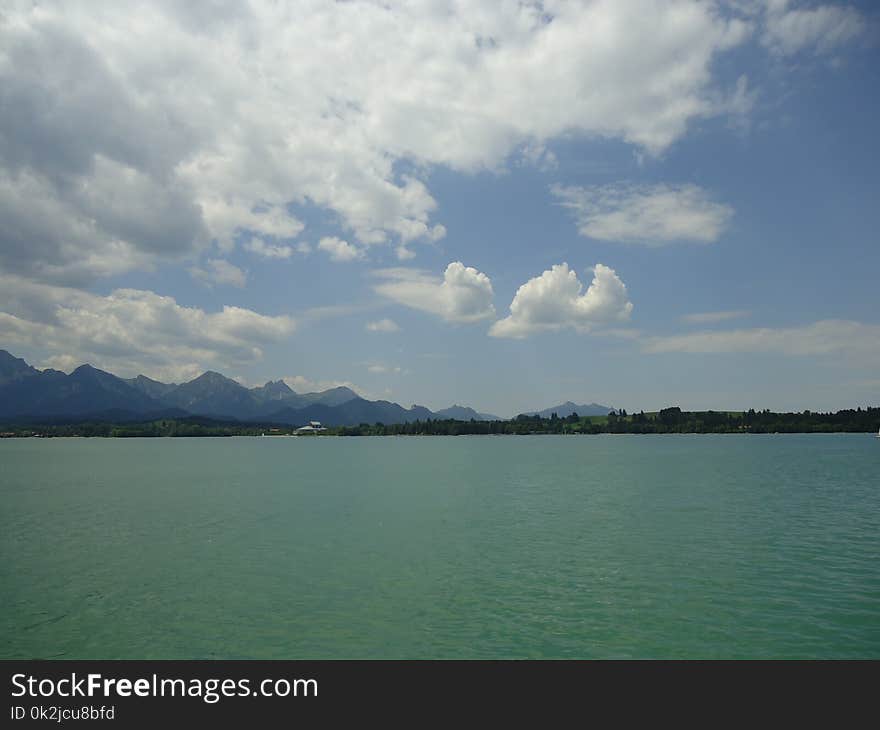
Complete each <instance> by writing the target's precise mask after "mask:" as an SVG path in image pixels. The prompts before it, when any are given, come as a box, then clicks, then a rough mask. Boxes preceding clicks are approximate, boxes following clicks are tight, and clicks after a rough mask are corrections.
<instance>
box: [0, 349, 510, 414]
mask: <svg viewBox="0 0 880 730" xmlns="http://www.w3.org/2000/svg"><path fill="white" fill-rule="evenodd" d="M186 416H206V417H209V418H214V419H218V420H236V421H259V422H265V423H279V424H291V425H302V424H304V423H308V422H309V421H321V422H322V423H323V424H324V425H326V426H352V425H357V424H360V423H377V422H381V423H387V424H391V423H407V422H410V421H415V420H426V419H428V418H432V419H438V418H439V419H456V420H470V419H474V420H501V419H499V418H498V416H493V415H491V414H488V413H478V412H477V411H475V410H474V409H473V408H468V407H466V406H460V405H454V406H451V407H449V408H445V409H443V410H440V411H436V412H434V411H431V410H429V409H428V408H425V407H424V406H418V405H414V406H412V407H411V408H404V407H403V406H401V405H398V404H397V403H392V402H390V401H384V400H377V401H370V400H366V399H364V398H362V397H361V396H359V395H358V394H357V393H355V392H354V391H353V390H352V389H351V388H346V387H336V388H330V389H329V390H324V391H320V392H315V393H297V392H295V391H294V390H293V389H292V388H290V387H289V386H288V385H287V383H285V382H284V381H283V380H275V381H269V382H267V383H266V384H265V385H261V386H259V387H255V388H246V387H245V386H243V385H241V384H240V383H238V382H236V381H235V380H232V379H230V378H227V377H225V376H224V375H221V374H220V373H216V372H212V371H208V372H206V373H203V374H202V375H200V376H198V377H197V378H195V379H193V380H190V381H189V382H186V383H180V384H178V383H161V382H159V381H157V380H153V379H151V378H148V377H146V376H145V375H138V376H137V377H136V378H128V379H126V378H119V377H117V376H115V375H113V374H111V373H108V372H105V371H103V370H99V369H97V368H95V367H92V366H91V365H80V366H79V367H78V368H76V370H74V371H73V372H72V373H70V374H69V375H68V374H66V373H63V372H61V371H59V370H52V369H51V368H50V369H46V370H38V369H37V368H34V367H32V366H31V365H29V364H28V363H27V362H25V361H24V360H22V359H21V358H17V357H15V356H13V355H11V354H10V353H8V352H6V351H5V350H0V419H3V420H5V421H12V420H16V421H32V422H37V421H49V420H66V421H70V420H75V419H85V418H90V419H96V420H114V421H143V420H152V419H158V418H182V417H186Z"/></svg>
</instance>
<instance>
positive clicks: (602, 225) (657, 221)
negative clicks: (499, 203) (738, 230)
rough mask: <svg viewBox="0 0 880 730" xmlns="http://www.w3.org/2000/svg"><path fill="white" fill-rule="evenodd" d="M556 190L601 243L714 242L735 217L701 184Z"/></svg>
mask: <svg viewBox="0 0 880 730" xmlns="http://www.w3.org/2000/svg"><path fill="white" fill-rule="evenodd" d="M551 192H552V193H553V195H554V196H556V198H558V199H559V200H560V201H561V202H560V204H561V205H563V206H564V207H566V208H568V209H569V210H570V211H572V214H573V215H574V217H575V220H576V221H577V223H578V231H579V232H580V233H581V235H583V236H588V237H590V238H595V239H598V240H600V241H619V242H623V243H638V244H644V245H647V246H664V245H667V244H670V243H675V242H678V241H691V242H696V243H711V242H713V241H717V240H718V238H719V236H720V235H721V234H722V233H723V232H724V229H725V228H726V227H727V224H728V222H729V220H730V218H731V216H732V215H733V209H732V208H730V207H729V206H727V205H724V204H722V203H717V202H714V201H713V200H712V199H711V198H710V197H709V195H708V194H707V193H706V191H704V190H703V189H701V188H699V187H697V186H696V185H662V184H661V185H605V186H595V187H587V188H580V187H563V186H561V185H554V186H553V187H552V188H551Z"/></svg>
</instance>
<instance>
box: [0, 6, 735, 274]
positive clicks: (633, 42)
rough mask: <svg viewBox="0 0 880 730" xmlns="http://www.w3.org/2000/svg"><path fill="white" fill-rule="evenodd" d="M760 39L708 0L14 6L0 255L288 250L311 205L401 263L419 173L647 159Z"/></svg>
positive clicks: (119, 263) (109, 265)
mask: <svg viewBox="0 0 880 730" xmlns="http://www.w3.org/2000/svg"><path fill="white" fill-rule="evenodd" d="M749 32H750V29H749V25H748V23H747V22H744V21H743V20H739V19H735V18H731V17H729V16H728V15H727V14H726V13H725V12H723V11H722V9H721V8H720V7H719V6H718V5H717V4H715V3H710V2H698V1H697V0H677V1H676V2H669V3H648V4H646V3H644V2H642V1H641V0H615V1H614V2H610V1H597V2H591V3H576V2H561V1H560V2H548V3H544V4H540V3H524V2H514V1H513V0H509V1H507V2H500V3H496V2H483V3H459V4H453V5H447V4H444V3H440V4H438V3H435V2H433V0H415V1H414V2H394V1H392V2H384V3H378V2H376V3H374V2H346V3H329V2H325V1H324V0H301V1H300V2H289V3H277V2H272V1H270V0H252V2H249V3H228V2H224V3H220V4H217V3H211V4H208V5H202V4H198V3H179V2H173V3H172V2H155V3H146V4H139V5H137V6H136V7H132V6H131V5H130V4H128V3H102V4H100V5H99V6H97V7H96V5H95V3H93V2H86V1H80V2H78V1H77V0H66V1H64V2H60V1H56V2H53V1H52V0H47V1H46V2H41V3H39V4H34V3H31V2H12V3H6V6H5V7H4V10H3V22H2V23H0V89H2V94H0V219H2V220H3V221H4V226H3V230H2V231H0V266H3V267H4V269H5V270H7V271H14V272H17V273H20V274H22V275H25V276H29V277H33V278H40V279H44V280H54V281H65V282H73V281H77V282H80V281H87V280H88V279H89V278H90V277H95V276H104V275H107V274H111V273H116V272H119V271H127V270H131V269H135V268H147V267H149V266H151V265H153V262H154V261H156V260H157V259H162V260H175V259H181V258H192V257H194V256H196V255H198V254H199V253H200V252H202V251H204V249H205V248H206V247H208V246H210V245H211V242H212V241H216V243H217V245H218V246H219V248H220V250H221V251H222V252H228V251H229V250H230V249H231V248H232V247H233V246H234V242H235V241H236V240H237V239H238V237H240V236H246V237H247V236H248V235H250V236H257V237H258V238H265V239H267V243H270V242H271V243H287V244H289V243H290V241H289V240H287V239H291V238H294V237H296V236H297V235H299V234H300V232H301V231H302V230H303V225H304V224H303V222H302V221H301V220H300V219H299V218H298V217H297V215H295V213H294V212H293V211H296V209H297V208H298V207H300V206H316V207H318V208H320V209H325V210H327V211H329V212H331V213H332V214H334V217H335V219H337V220H338V221H339V224H340V228H341V230H340V232H339V234H340V235H345V236H346V237H347V238H348V239H349V240H353V241H355V242H357V243H358V244H363V245H367V244H380V243H383V242H390V243H392V244H393V245H396V246H402V248H401V253H402V255H404V256H406V255H407V253H406V252H408V251H410V249H409V248H407V247H406V245H405V244H408V243H410V242H413V241H416V240H419V239H424V240H427V241H431V240H437V238H439V237H442V235H443V233H444V232H445V230H444V229H443V227H442V225H441V224H439V223H438V222H437V221H435V220H433V218H434V215H435V209H436V202H435V200H434V198H433V196H432V194H431V192H430V190H429V189H428V187H427V185H426V184H425V182H424V181H425V180H427V175H428V173H429V171H430V168H431V166H433V165H444V166H447V167H449V168H452V169H454V170H457V171H477V170H484V169H489V170H494V169H499V168H502V167H504V166H505V165H506V164H507V161H508V158H509V156H511V155H514V156H515V157H520V158H523V159H527V160H530V161H532V162H534V163H535V164H538V165H541V164H552V160H553V157H552V152H550V151H549V149H548V147H547V144H548V142H552V140H554V139H556V138H559V137H561V136H563V135H570V134H575V135H582V136H589V137H600V138H610V139H619V140H623V141H625V142H627V143H629V144H632V145H635V146H637V147H639V148H640V149H643V150H645V151H646V152H647V153H649V154H659V153H661V152H663V151H664V150H665V149H667V148H668V147H669V145H671V144H672V143H673V142H675V141H676V140H677V139H679V138H681V137H682V136H683V135H684V134H685V133H686V132H687V130H688V127H689V125H691V124H692V123H693V122H694V121H695V120H699V119H702V118H707V117H711V116H717V115H721V114H727V113H729V111H730V109H731V107H730V105H729V103H728V99H727V97H728V96H729V95H730V94H735V93H736V92H735V90H731V89H725V88H723V87H722V86H721V84H720V83H719V82H718V80H717V78H716V77H715V75H714V69H715V67H716V61H717V60H718V59H719V57H720V56H721V55H722V54H724V53H725V52H726V51H729V50H730V49H732V48H734V47H735V46H737V45H739V44H740V43H742V42H743V41H744V40H745V38H746V37H747V36H748V34H749ZM401 161H406V162H407V163H411V164H407V165H406V166H405V169H406V170H408V172H407V173H402V172H401V171H400V170H401V166H400V165H399V164H398V163H399V162H401ZM343 232H344V233H343Z"/></svg>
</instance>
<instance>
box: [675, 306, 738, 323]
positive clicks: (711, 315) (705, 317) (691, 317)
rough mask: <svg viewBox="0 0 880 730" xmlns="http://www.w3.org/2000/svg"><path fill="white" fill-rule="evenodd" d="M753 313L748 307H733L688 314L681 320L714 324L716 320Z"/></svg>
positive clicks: (725, 319) (724, 320) (721, 320)
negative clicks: (724, 309)
mask: <svg viewBox="0 0 880 730" xmlns="http://www.w3.org/2000/svg"><path fill="white" fill-rule="evenodd" d="M750 314H751V312H749V311H748V310H746V309H731V310H727V311H724V312H696V313H694V314H686V315H684V316H683V317H682V318H681V320H682V322H687V323H688V324H712V323H714V322H727V321H728V320H731V319H741V318H742V317H748V316H749V315H750Z"/></svg>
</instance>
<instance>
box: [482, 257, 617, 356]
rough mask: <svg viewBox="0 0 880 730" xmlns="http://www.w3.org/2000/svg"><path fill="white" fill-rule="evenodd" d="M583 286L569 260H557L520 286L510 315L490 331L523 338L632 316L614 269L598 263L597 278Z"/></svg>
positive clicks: (501, 335) (494, 333) (586, 327)
mask: <svg viewBox="0 0 880 730" xmlns="http://www.w3.org/2000/svg"><path fill="white" fill-rule="evenodd" d="M582 290H583V285H582V284H581V282H580V281H579V280H578V277H577V274H576V273H575V272H574V271H573V270H571V269H569V268H568V264H567V263H561V264H556V265H554V266H553V267H552V268H551V269H549V270H547V271H545V272H544V273H543V274H541V275H540V276H537V277H535V278H534V279H529V280H528V281H527V282H526V283H525V284H523V285H522V286H521V287H520V288H519V289H518V290H517V292H516V294H515V295H514V297H513V301H512V302H511V303H510V315H509V316H507V317H505V318H504V319H500V320H498V321H497V322H495V324H493V325H492V327H491V329H490V330H489V334H490V335H492V336H493V337H514V338H520V339H521V338H524V337H528V336H529V335H532V334H535V333H538V332H544V331H548V330H549V331H553V330H560V329H563V328H567V327H571V328H574V329H576V330H578V331H580V332H588V331H590V330H591V329H593V328H594V327H595V326H596V325H598V324H608V323H614V322H624V321H626V320H628V319H629V317H630V313H631V312H632V308H633V305H632V303H631V302H630V301H629V299H628V297H627V292H626V285H625V284H624V283H623V282H622V281H621V280H620V277H618V276H617V274H616V273H615V271H614V269H611V268H609V267H607V266H603V265H602V264H596V266H594V267H593V281H592V282H591V283H590V286H589V288H588V289H587V291H586V292H584V293H583V294H581V291H582Z"/></svg>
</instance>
